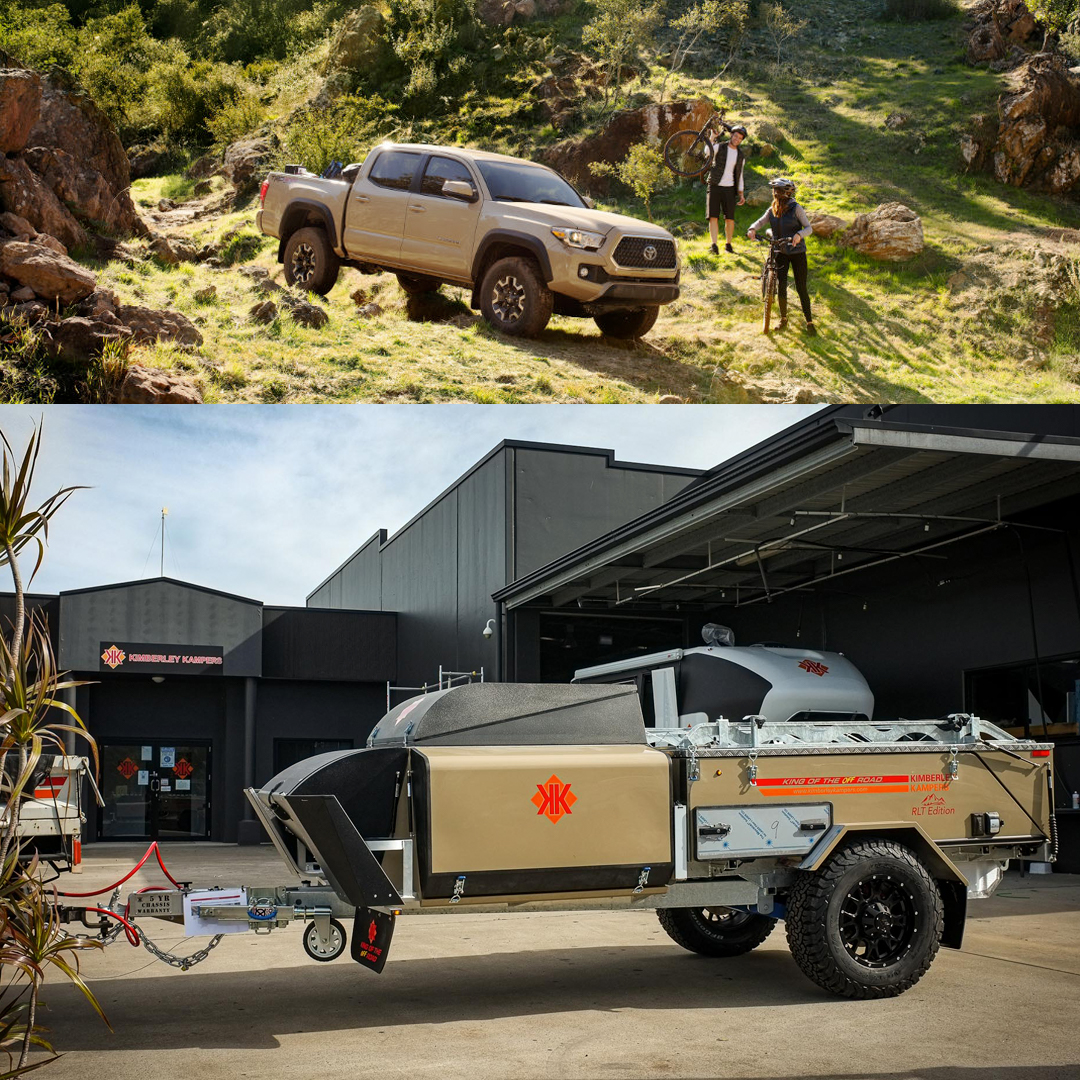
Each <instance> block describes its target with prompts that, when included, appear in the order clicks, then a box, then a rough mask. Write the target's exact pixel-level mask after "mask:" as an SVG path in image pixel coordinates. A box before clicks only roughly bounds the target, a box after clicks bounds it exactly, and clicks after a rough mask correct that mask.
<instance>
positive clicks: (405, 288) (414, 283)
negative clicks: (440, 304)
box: [397, 274, 442, 296]
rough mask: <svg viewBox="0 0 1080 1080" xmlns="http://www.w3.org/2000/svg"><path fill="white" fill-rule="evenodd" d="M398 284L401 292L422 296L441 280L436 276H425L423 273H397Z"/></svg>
mask: <svg viewBox="0 0 1080 1080" xmlns="http://www.w3.org/2000/svg"><path fill="white" fill-rule="evenodd" d="M397 280H398V284H399V285H400V286H401V290H402V292H406V293H408V294H409V296H422V295H423V294H424V293H429V292H434V291H435V290H436V289H437V288H438V287H439V286H440V285H441V284H442V282H440V281H439V279H438V278H433V277H426V276H425V275H423V274H398V275H397Z"/></svg>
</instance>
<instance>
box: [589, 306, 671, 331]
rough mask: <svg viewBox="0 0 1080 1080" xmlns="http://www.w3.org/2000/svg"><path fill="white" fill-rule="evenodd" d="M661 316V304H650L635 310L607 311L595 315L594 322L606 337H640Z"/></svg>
mask: <svg viewBox="0 0 1080 1080" xmlns="http://www.w3.org/2000/svg"><path fill="white" fill-rule="evenodd" d="M659 316H660V305H659V304H650V305H649V306H648V307H644V308H637V309H635V310H633V311H605V312H604V313H603V314H601V315H594V316H593V322H594V323H596V325H597V326H598V327H599V328H600V333H601V334H603V335H604V337H611V338H624V339H626V338H639V337H644V336H645V335H646V334H647V333H648V332H649V331H650V330H651V329H652V328H653V327H654V326H655V325H656V320H657V319H658V318H659Z"/></svg>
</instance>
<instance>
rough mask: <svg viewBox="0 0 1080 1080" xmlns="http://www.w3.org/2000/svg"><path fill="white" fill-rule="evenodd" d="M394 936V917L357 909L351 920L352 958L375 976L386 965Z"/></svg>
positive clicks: (366, 909) (364, 908) (363, 908)
mask: <svg viewBox="0 0 1080 1080" xmlns="http://www.w3.org/2000/svg"><path fill="white" fill-rule="evenodd" d="M393 936H394V916H393V915H385V914H383V912H381V911H372V910H371V909H370V908H366V907H359V908H357V909H356V916H355V918H354V919H353V931H352V958H353V959H354V960H355V961H356V962H357V963H358V964H360V965H361V966H362V967H366V968H371V970H372V971H374V972H375V974H376V975H378V974H379V972H380V971H382V969H383V967H384V966H385V965H386V957H387V954H388V953H389V952H390V941H391V939H392V938H393Z"/></svg>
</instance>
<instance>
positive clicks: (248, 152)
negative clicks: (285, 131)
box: [221, 135, 275, 195]
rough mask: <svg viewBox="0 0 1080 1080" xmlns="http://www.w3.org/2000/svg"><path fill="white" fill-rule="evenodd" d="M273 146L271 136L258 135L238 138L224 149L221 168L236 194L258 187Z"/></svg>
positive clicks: (266, 169)
mask: <svg viewBox="0 0 1080 1080" xmlns="http://www.w3.org/2000/svg"><path fill="white" fill-rule="evenodd" d="M274 146H275V142H274V140H273V139H272V138H271V137H269V136H262V135H260V136H256V137H254V138H250V139H240V140H239V141H238V142H234V143H233V144H232V145H231V146H229V147H228V148H227V149H226V150H225V161H224V163H223V164H222V167H221V169H222V172H223V173H224V174H225V178H226V179H227V180H228V181H229V183H230V184H232V186H233V187H234V188H235V189H236V193H237V195H247V194H250V193H251V192H253V191H254V190H255V189H256V188H258V186H259V184H260V183H261V182H262V178H263V174H264V173H265V172H267V171H268V170H269V167H270V156H271V154H272V153H273V151H274Z"/></svg>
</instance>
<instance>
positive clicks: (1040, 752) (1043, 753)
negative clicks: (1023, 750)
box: [1031, 750, 1050, 757]
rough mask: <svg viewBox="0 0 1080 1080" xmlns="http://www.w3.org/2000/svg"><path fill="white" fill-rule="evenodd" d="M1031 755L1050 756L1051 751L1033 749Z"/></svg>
mask: <svg viewBox="0 0 1080 1080" xmlns="http://www.w3.org/2000/svg"><path fill="white" fill-rule="evenodd" d="M1031 756H1032V757H1049V756H1050V751H1049V750H1032V751H1031Z"/></svg>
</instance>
